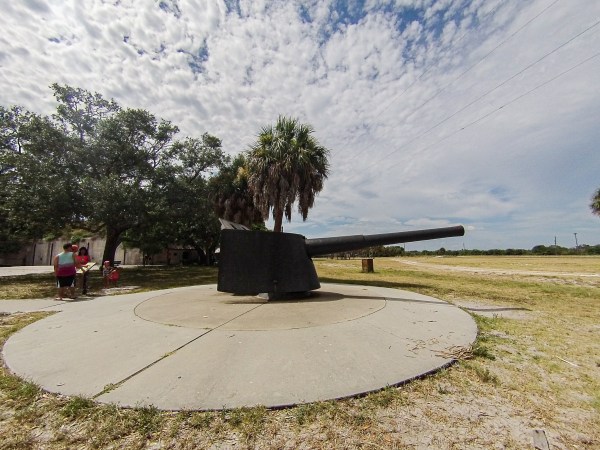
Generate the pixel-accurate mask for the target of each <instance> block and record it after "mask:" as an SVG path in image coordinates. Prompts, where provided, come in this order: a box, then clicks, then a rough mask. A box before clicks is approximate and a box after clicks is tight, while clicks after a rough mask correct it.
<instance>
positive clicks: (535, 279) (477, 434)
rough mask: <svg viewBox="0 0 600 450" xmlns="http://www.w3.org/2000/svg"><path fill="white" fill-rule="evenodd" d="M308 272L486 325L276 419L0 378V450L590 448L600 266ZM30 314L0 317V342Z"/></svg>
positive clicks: (458, 265) (510, 263)
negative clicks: (394, 370) (120, 403)
mask: <svg viewBox="0 0 600 450" xmlns="http://www.w3.org/2000/svg"><path fill="white" fill-rule="evenodd" d="M315 264H316V266H317V271H318V273H319V276H320V277H321V280H322V281H326V282H336V283H339V282H342V283H359V284H372V285H380V286H385V287H392V288H397V289H406V290H411V291H415V292H419V293H423V294H426V295H431V296H434V297H437V298H441V299H444V300H447V301H449V302H452V303H456V304H459V305H468V307H469V308H472V309H473V310H477V311H481V310H482V309H485V308H496V310H497V311H498V314H497V315H494V314H493V313H492V315H491V317H487V316H483V315H479V314H474V318H475V320H476V321H477V323H478V325H479V328H480V333H479V337H478V340H477V342H476V344H475V346H474V347H473V349H472V352H471V353H469V354H466V355H465V357H464V359H461V360H460V361H458V363H457V364H455V365H453V366H451V367H450V368H448V369H446V370H443V371H441V372H438V373H437V374H435V375H433V376H430V377H427V378H425V379H422V380H418V381H416V382H413V383H410V384H408V385H405V386H402V387H398V388H392V387H388V388H385V389H383V390H382V391H380V392H378V393H375V394H371V395H368V396H366V397H363V398H356V399H349V400H343V401H330V402H322V403H314V404H308V405H300V406H297V407H295V408H290V409H285V410H279V411H269V410H266V409H265V408H249V409H238V410H232V411H220V412H212V413H203V412H193V411H185V412H161V411H158V410H156V409H155V408H151V407H150V408H136V409H119V408H116V407H114V406H111V405H97V404H95V403H93V402H92V401H90V400H89V399H85V398H79V397H76V398H64V397H61V396H56V395H53V394H48V393H45V392H43V391H41V390H40V389H39V388H38V387H37V386H35V385H34V384H31V383H28V382H26V381H23V380H20V379H18V378H16V377H14V376H12V375H11V374H9V373H7V371H6V370H5V369H3V370H2V373H1V374H0V398H1V403H0V448H3V449H4V448H7V449H30V448H48V449H64V448H69V449H70V448H152V449H159V448H182V449H195V448H273V449H275V448H277V449H279V448H289V449H296V448H323V449H329V448H340V449H341V448H364V449H381V448H384V449H404V448H408V449H417V448H418V449H421V448H422V449H425V448H435V449H451V448H456V449H464V448H473V449H488V448H509V449H525V448H533V442H534V441H533V437H532V436H533V434H532V433H533V430H540V431H538V433H539V435H542V433H543V435H545V437H546V438H547V439H548V441H549V443H550V448H553V449H600V257H500V256H495V257H447V258H435V257H429V258H389V259H386V258H381V259H376V260H375V273H361V272H360V269H361V264H360V260H345V261H342V260H327V259H321V260H317V261H315ZM95 277H96V278H94V279H93V280H92V283H93V284H92V288H93V291H92V293H94V294H97V295H99V294H101V291H100V290H99V287H100V283H99V281H100V280H99V278H98V275H97V274H96V275H95ZM215 280H216V271H215V270H214V269H211V268H183V269H166V268H145V269H135V270H134V269H132V270H124V271H123V273H122V276H121V282H122V284H123V285H124V286H125V287H132V286H136V287H135V289H134V290H149V289H161V288H167V287H175V286H185V285H190V284H204V283H213V282H215ZM0 283H1V287H0V298H40V297H52V296H53V295H54V288H53V287H52V277H51V276H46V275H44V276H42V275H37V276H22V277H10V278H0ZM115 292H118V291H115ZM128 292H132V290H129V291H128ZM41 317H43V314H42V313H34V314H14V315H10V316H4V317H1V318H0V320H1V322H0V340H1V341H2V342H4V341H5V340H6V339H7V337H8V336H10V335H11V334H12V333H14V332H16V331H17V330H18V329H20V328H21V327H23V326H26V325H27V324H28V323H31V322H32V321H34V320H38V319H39V318H41ZM538 439H541V438H538Z"/></svg>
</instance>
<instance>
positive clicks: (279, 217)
mask: <svg viewBox="0 0 600 450" xmlns="http://www.w3.org/2000/svg"><path fill="white" fill-rule="evenodd" d="M273 213H274V214H273V215H274V216H275V225H274V226H273V231H275V232H276V233H280V232H281V229H282V227H283V209H281V210H275V211H273Z"/></svg>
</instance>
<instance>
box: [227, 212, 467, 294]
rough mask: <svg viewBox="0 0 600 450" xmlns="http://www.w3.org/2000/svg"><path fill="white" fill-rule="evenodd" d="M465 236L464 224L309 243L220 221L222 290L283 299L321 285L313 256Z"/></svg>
mask: <svg viewBox="0 0 600 450" xmlns="http://www.w3.org/2000/svg"><path fill="white" fill-rule="evenodd" d="M464 234H465V229H464V228H463V227H462V226H455V227H446V228H435V229H429V230H416V231H403V232H399V233H386V234H372V235H366V236H363V235H356V236H339V237H332V238H319V239H306V238H305V237H304V236H302V235H300V234H293V233H272V232H266V231H250V230H248V228H246V227H244V226H243V225H239V224H236V223H233V222H228V221H226V220H221V248H220V254H219V281H218V285H217V290H219V291H221V292H230V293H233V294H245V295H255V294H259V293H267V294H269V296H270V297H271V298H277V297H281V298H284V297H286V296H287V295H295V294H300V293H306V292H308V291H312V290H313V289H318V288H320V287H321V285H320V283H319V279H318V277H317V271H316V270H315V266H314V264H313V262H312V259H311V257H313V256H323V255H327V254H330V253H338V252H347V251H352V250H360V249H363V248H368V247H372V246H376V245H388V244H400V243H405V242H415V241H424V240H430V239H440V238H445V237H453V236H463V235H464Z"/></svg>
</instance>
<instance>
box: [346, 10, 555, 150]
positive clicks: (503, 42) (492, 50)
mask: <svg viewBox="0 0 600 450" xmlns="http://www.w3.org/2000/svg"><path fill="white" fill-rule="evenodd" d="M559 1H560V0H554V1H553V2H552V3H550V4H549V5H548V6H546V7H545V8H544V9H543V10H542V11H540V12H539V13H538V14H536V15H535V16H533V17H532V18H531V19H529V20H528V21H527V22H525V24H523V25H522V26H521V27H519V28H518V29H517V30H515V31H514V32H513V33H512V34H510V35H509V36H508V37H507V38H505V39H504V40H502V41H501V42H500V43H499V44H497V45H496V46H495V47H494V48H493V49H491V50H490V51H489V52H488V53H486V54H485V55H484V56H482V57H481V58H480V59H479V60H478V61H477V62H475V63H474V64H472V65H471V66H470V67H468V68H467V69H466V70H464V71H463V72H462V73H461V74H459V75H458V76H457V77H456V78H454V79H453V80H452V81H450V82H449V83H447V84H446V85H445V86H444V87H442V88H441V89H439V90H438V91H437V92H436V93H435V94H434V95H433V96H431V97H430V98H429V99H427V100H426V101H425V102H423V103H422V104H421V105H419V106H417V107H416V108H415V109H414V110H413V111H412V112H411V113H410V114H409V115H408V116H406V117H405V118H404V119H407V118H409V117H411V116H412V115H414V114H415V113H416V112H417V111H418V110H419V109H421V108H422V107H423V106H425V105H426V104H428V103H429V102H430V101H431V100H433V99H434V98H436V97H437V96H438V95H439V94H440V93H442V92H443V91H444V90H446V88H448V87H449V86H450V85H452V84H453V83H454V82H456V81H457V80H459V79H461V78H462V77H463V76H464V75H466V74H467V73H468V72H470V71H471V70H472V69H473V68H475V67H476V66H477V65H479V64H480V63H481V62H483V61H484V60H485V59H486V58H487V57H488V56H490V55H491V54H492V53H494V52H495V51H496V50H497V49H498V48H500V47H501V46H502V45H504V44H505V43H506V42H508V41H509V40H510V39H512V38H513V37H514V36H516V35H517V34H518V33H520V32H521V31H522V30H523V29H524V28H526V27H527V26H528V25H529V24H531V23H532V22H533V21H534V20H536V19H537V18H538V17H540V16H541V15H542V14H544V13H545V12H546V11H548V10H549V9H550V8H551V7H553V6H554V5H555V4H556V3H558V2H559ZM499 6H500V5H498V7H497V8H496V9H494V10H492V11H491V12H490V13H489V14H493V13H494V12H495V11H496V10H497V9H498V8H499ZM486 17H487V16H486ZM466 34H467V33H465V34H464V35H463V36H462V37H461V39H462V38H463V37H464V36H465V35H466ZM459 42H460V40H459ZM432 67H433V65H432V66H430V67H429V68H428V69H427V70H426V72H425V73H427V72H428V71H429V70H430V69H431V68H432ZM425 73H423V74H422V75H421V77H419V78H418V80H420V79H421V78H422V77H423V76H424V75H425ZM418 80H417V81H418ZM415 83H416V81H415V82H413V83H412V84H411V85H410V86H409V87H408V88H407V89H405V90H404V91H403V92H402V93H401V94H400V95H399V96H397V97H396V96H394V97H393V99H394V100H393V101H392V102H390V103H389V104H388V105H387V106H386V108H384V109H383V110H382V111H381V112H380V113H379V114H378V115H376V116H375V118H377V117H379V116H380V115H381V114H382V113H383V112H384V111H387V109H388V108H389V107H390V106H391V105H392V104H394V103H395V102H396V100H397V99H398V98H399V97H400V96H402V95H404V93H405V92H406V91H407V90H408V89H410V88H411V87H412V86H413V85H414V84H415ZM364 134H366V133H364V132H363V134H361V135H359V136H358V137H357V138H356V139H358V138H359V137H361V136H363V135H364ZM417 138H418V137H417ZM409 142H412V141H409ZM396 151H397V150H394V151H393V152H392V153H390V154H389V155H391V154H393V153H395V152H396ZM359 154H360V153H359V152H356V153H355V154H354V155H352V156H351V157H350V158H349V160H352V159H355V158H356V157H357V156H358V155H359ZM389 155H386V156H389ZM386 156H384V158H382V159H385V157H386ZM380 161H381V160H380Z"/></svg>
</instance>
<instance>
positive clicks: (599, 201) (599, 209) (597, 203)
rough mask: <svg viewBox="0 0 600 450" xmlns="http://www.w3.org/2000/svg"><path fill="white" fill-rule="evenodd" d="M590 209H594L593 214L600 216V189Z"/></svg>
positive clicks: (595, 194)
mask: <svg viewBox="0 0 600 450" xmlns="http://www.w3.org/2000/svg"><path fill="white" fill-rule="evenodd" d="M590 208H592V212H593V213H594V214H596V215H597V216H600V189H598V190H597V191H596V192H595V193H594V196H593V197H592V203H590Z"/></svg>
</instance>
